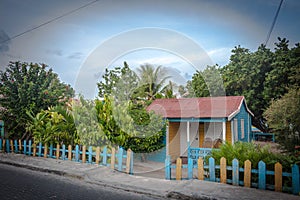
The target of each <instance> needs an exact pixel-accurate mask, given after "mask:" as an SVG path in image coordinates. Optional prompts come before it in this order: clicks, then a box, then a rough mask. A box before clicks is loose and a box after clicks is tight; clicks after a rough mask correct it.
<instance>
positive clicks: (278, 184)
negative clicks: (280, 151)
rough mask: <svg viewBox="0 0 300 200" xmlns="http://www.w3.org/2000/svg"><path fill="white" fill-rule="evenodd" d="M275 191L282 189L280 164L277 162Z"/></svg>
mask: <svg viewBox="0 0 300 200" xmlns="http://www.w3.org/2000/svg"><path fill="white" fill-rule="evenodd" d="M274 173H275V191H276V192H281V191H282V165H281V164H280V163H279V162H277V163H276V164H275V172H274Z"/></svg>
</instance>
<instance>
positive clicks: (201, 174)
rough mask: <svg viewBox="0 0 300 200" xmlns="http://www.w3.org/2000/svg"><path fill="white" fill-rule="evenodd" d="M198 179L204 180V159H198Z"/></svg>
mask: <svg viewBox="0 0 300 200" xmlns="http://www.w3.org/2000/svg"><path fill="white" fill-rule="evenodd" d="M198 179H199V180H204V166H203V159H202V158H199V159H198Z"/></svg>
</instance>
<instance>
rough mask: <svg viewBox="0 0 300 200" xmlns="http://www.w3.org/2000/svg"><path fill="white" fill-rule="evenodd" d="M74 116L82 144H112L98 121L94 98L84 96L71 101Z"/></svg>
mask: <svg viewBox="0 0 300 200" xmlns="http://www.w3.org/2000/svg"><path fill="white" fill-rule="evenodd" d="M70 108H71V109H72V116H73V118H74V123H75V125H76V130H77V135H78V137H79V140H80V144H81V145H86V146H105V145H110V144H109V141H108V140H107V137H106V135H105V134H104V132H103V130H102V129H101V128H100V124H99V122H98V117H97V110H96V104H95V101H94V100H85V99H84V98H83V96H79V99H73V100H72V101H71V102H70Z"/></svg>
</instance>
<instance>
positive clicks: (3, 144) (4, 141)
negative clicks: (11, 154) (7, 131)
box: [2, 139, 6, 152]
mask: <svg viewBox="0 0 300 200" xmlns="http://www.w3.org/2000/svg"><path fill="white" fill-rule="evenodd" d="M5 143H6V140H5V139H3V141H2V146H3V152H5Z"/></svg>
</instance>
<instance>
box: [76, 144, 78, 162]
mask: <svg viewBox="0 0 300 200" xmlns="http://www.w3.org/2000/svg"><path fill="white" fill-rule="evenodd" d="M75 161H76V162H79V145H78V144H76V146H75Z"/></svg>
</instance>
